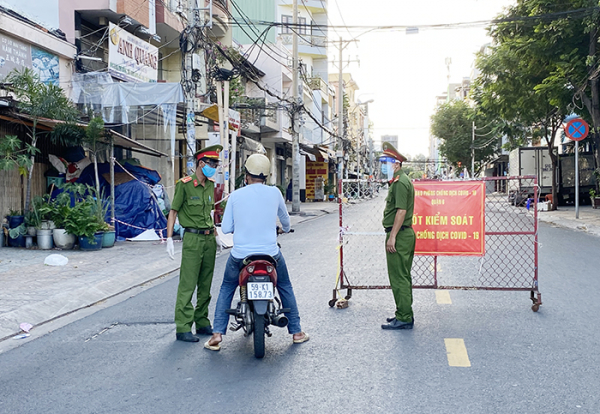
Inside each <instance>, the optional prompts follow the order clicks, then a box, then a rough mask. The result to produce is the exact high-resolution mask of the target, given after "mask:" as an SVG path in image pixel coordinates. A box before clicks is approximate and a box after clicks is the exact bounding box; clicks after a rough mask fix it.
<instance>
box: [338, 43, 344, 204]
mask: <svg viewBox="0 0 600 414" xmlns="http://www.w3.org/2000/svg"><path fill="white" fill-rule="evenodd" d="M343 52H344V46H343V41H342V38H341V37H340V57H339V62H338V65H339V67H338V69H339V73H338V93H339V95H340V96H339V97H338V136H339V138H338V148H339V151H340V153H341V156H339V154H338V179H340V180H341V179H343V178H344V141H343V139H342V137H343V136H344V79H343V69H344V67H343V66H342V55H343ZM342 188H343V186H342ZM341 196H342V195H341V194H340V197H341Z"/></svg>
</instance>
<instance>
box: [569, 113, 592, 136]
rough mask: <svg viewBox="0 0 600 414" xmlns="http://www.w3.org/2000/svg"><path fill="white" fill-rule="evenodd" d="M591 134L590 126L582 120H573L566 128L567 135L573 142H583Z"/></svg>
mask: <svg viewBox="0 0 600 414" xmlns="http://www.w3.org/2000/svg"><path fill="white" fill-rule="evenodd" d="M589 132H590V126H589V125H588V123H587V122H585V121H584V120H583V119H581V118H575V119H571V120H570V121H569V122H567V125H566V126H565V135H566V136H567V137H568V138H569V139H572V140H573V141H581V140H582V139H584V138H585V137H587V136H588V134H589Z"/></svg>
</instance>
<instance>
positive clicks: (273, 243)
mask: <svg viewBox="0 0 600 414" xmlns="http://www.w3.org/2000/svg"><path fill="white" fill-rule="evenodd" d="M277 217H279V221H280V222H281V226H282V229H283V231H285V232H287V231H289V230H290V216H289V214H288V212H287V208H286V206H285V201H284V200H283V196H282V195H281V191H279V189H278V188H277V187H271V186H268V185H264V184H251V185H248V186H246V187H243V188H240V189H239V190H236V191H234V192H233V193H231V195H230V196H229V199H228V200H227V206H226V207H225V213H224V215H223V222H222V223H221V231H222V232H223V233H233V249H232V251H231V255H232V256H233V257H235V258H236V259H243V258H245V257H246V256H249V255H251V254H268V255H271V256H274V255H276V254H277V253H279V247H278V246H277Z"/></svg>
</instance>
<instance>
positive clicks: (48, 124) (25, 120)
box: [0, 113, 167, 157]
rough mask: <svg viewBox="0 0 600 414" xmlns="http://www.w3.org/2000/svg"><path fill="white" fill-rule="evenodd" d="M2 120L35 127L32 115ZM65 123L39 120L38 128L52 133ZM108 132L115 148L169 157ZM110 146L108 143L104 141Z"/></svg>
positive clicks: (2, 116)
mask: <svg viewBox="0 0 600 414" xmlns="http://www.w3.org/2000/svg"><path fill="white" fill-rule="evenodd" d="M0 119H4V120H5V121H10V122H15V123H20V124H23V125H27V126H29V127H31V126H33V122H32V121H33V118H32V117H31V116H30V115H27V114H22V113H5V114H0ZM64 123H65V121H59V120H57V119H49V118H38V128H40V129H42V130H46V131H52V130H53V129H54V127H55V126H56V125H58V124H64ZM75 125H77V126H80V127H82V128H86V127H87V124H84V123H81V122H77V123H75ZM106 131H107V132H108V133H109V134H110V135H111V138H112V141H113V143H114V145H115V146H117V147H121V148H125V149H129V150H131V151H135V152H140V153H142V154H147V155H152V156H155V157H167V154H164V153H162V152H160V151H157V150H155V149H153V148H150V147H148V146H146V145H144V144H141V143H139V142H137V141H135V140H133V139H131V138H129V137H126V136H125V135H123V134H120V133H119V132H116V131H113V130H112V129H109V128H106ZM103 142H104V143H106V144H108V143H109V142H108V141H103Z"/></svg>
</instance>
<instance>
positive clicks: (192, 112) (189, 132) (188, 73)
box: [183, 0, 198, 175]
mask: <svg viewBox="0 0 600 414" xmlns="http://www.w3.org/2000/svg"><path fill="white" fill-rule="evenodd" d="M194 3H196V1H195V0H189V1H188V4H187V5H188V7H187V22H188V27H187V29H188V30H187V32H188V33H190V30H189V28H190V27H196V25H197V24H198V22H197V21H196V11H195V10H194V9H195V8H194V6H193V4H194ZM191 41H192V39H190V38H189V37H188V39H187V44H186V45H185V52H186V53H185V55H184V57H183V58H184V68H185V71H184V75H185V79H183V81H184V85H185V86H186V87H185V88H184V92H185V113H186V116H185V127H186V128H185V129H186V141H187V145H186V148H187V151H186V169H185V171H186V173H187V175H192V174H193V173H194V169H195V167H196V163H195V162H194V153H195V152H196V87H195V86H196V84H195V83H194V81H193V80H192V55H193V50H194V47H195V45H192V44H190V43H191ZM192 86H193V87H192Z"/></svg>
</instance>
